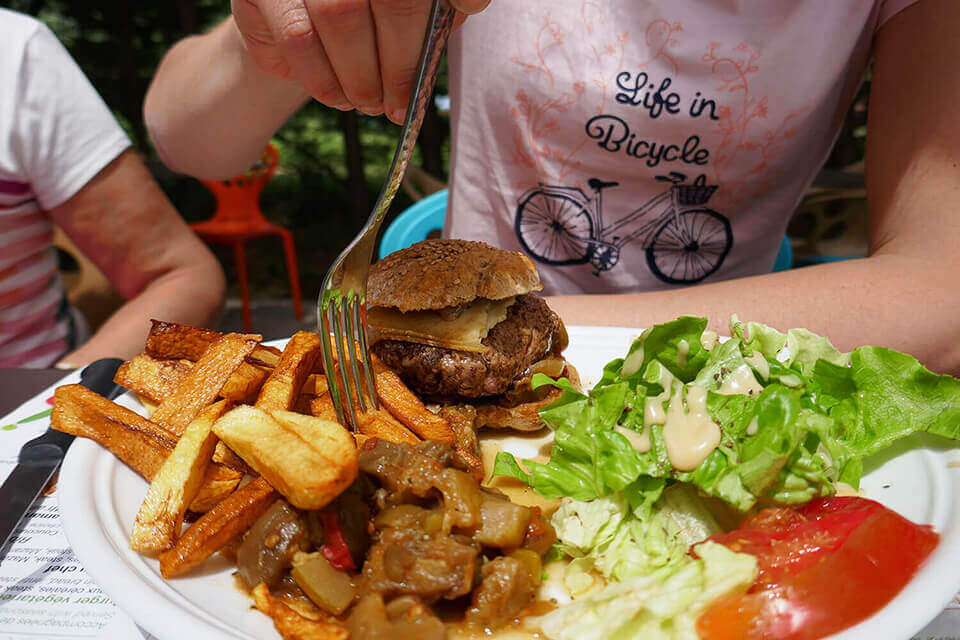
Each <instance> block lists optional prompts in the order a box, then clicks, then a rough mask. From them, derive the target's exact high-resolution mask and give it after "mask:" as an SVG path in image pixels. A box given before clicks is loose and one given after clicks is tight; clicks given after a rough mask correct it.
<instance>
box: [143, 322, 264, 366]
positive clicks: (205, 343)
mask: <svg viewBox="0 0 960 640" xmlns="http://www.w3.org/2000/svg"><path fill="white" fill-rule="evenodd" d="M151 322H152V323H153V326H152V327H151V329H150V334H149V335H148V336H147V344H146V348H145V351H146V353H147V355H150V356H153V357H154V358H159V359H161V360H180V359H183V360H192V361H194V362H196V361H197V360H199V359H200V358H201V357H202V356H203V353H204V352H205V351H206V350H207V347H209V346H210V345H211V344H213V343H214V342H216V341H217V340H218V339H219V338H221V337H223V334H222V333H220V332H219V331H214V330H213V329H201V328H200V327H191V326H190V325H186V324H178V323H176V322H162V321H160V320H151ZM248 360H250V361H252V362H253V364H262V365H265V366H267V367H273V366H274V365H275V364H277V362H279V361H280V350H279V349H277V348H276V347H268V346H266V345H262V344H261V345H257V347H256V348H255V349H254V350H253V353H251V354H250V356H249V357H248Z"/></svg>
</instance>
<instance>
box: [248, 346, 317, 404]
mask: <svg viewBox="0 0 960 640" xmlns="http://www.w3.org/2000/svg"><path fill="white" fill-rule="evenodd" d="M319 356H320V336H318V335H317V334H316V333H314V332H312V331H309V332H308V331H298V332H297V333H295V334H294V335H293V337H292V338H290V341H289V342H287V346H286V347H285V348H284V350H283V353H282V354H281V356H280V361H279V362H278V363H277V364H276V366H275V367H274V368H273V371H272V372H271V373H270V377H268V378H267V381H266V382H264V383H263V386H262V387H261V388H260V395H259V396H258V397H257V401H256V406H257V407H259V408H261V409H263V410H272V409H283V410H289V409H292V408H293V406H294V404H295V403H296V401H297V397H298V396H299V395H300V390H301V389H302V388H303V386H304V383H305V382H306V380H307V377H308V376H309V375H310V372H311V371H313V367H314V365H315V364H316V362H317V358H318V357H319Z"/></svg>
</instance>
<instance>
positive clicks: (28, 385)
mask: <svg viewBox="0 0 960 640" xmlns="http://www.w3.org/2000/svg"><path fill="white" fill-rule="evenodd" d="M67 373H68V372H66V371H63V370H62V369H0V389H2V390H3V393H0V416H5V415H7V414H8V413H10V412H11V411H13V410H14V409H16V408H17V407H19V406H20V405H21V404H23V402H24V401H26V400H29V399H30V398H32V397H33V396H34V395H36V394H37V393H39V392H40V391H41V390H42V389H46V388H47V387H49V386H50V385H52V384H53V383H54V382H56V381H57V380H59V379H60V378H62V377H63V376H65V375H67Z"/></svg>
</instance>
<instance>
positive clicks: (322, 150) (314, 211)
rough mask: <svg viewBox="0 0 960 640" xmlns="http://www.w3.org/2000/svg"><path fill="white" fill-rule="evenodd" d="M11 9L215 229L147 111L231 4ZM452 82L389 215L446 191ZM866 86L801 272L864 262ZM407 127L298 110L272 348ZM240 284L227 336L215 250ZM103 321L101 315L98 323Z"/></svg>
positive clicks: (30, 4) (188, 1)
mask: <svg viewBox="0 0 960 640" xmlns="http://www.w3.org/2000/svg"><path fill="white" fill-rule="evenodd" d="M7 6H9V8H11V9H13V10H16V11H21V12H23V13H27V14H30V15H33V16H35V17H37V18H39V19H40V20H42V21H43V22H44V23H46V24H47V25H48V26H49V27H50V28H51V29H52V30H53V31H54V32H55V33H56V34H57V36H58V37H59V38H60V40H61V41H62V42H63V43H64V45H65V46H66V47H67V48H68V49H69V51H70V53H71V54H72V55H73V57H74V58H75V59H76V60H77V62H78V63H79V65H80V66H81V68H82V69H83V70H84V72H85V73H86V74H87V76H88V77H89V78H90V80H91V82H92V83H93V84H94V86H95V87H96V88H97V90H98V91H99V92H100V94H101V95H102V96H103V98H104V100H105V101H106V103H107V104H108V105H109V106H110V107H111V109H112V110H113V112H114V114H115V115H116V117H117V119H118V120H119V121H120V122H121V124H122V125H123V126H124V127H125V129H126V130H127V132H128V133H129V135H130V137H131V139H132V140H133V143H134V145H135V146H136V147H137V148H138V149H139V151H140V152H141V154H142V155H143V156H144V158H145V160H146V161H147V165H148V167H149V168H150V170H151V171H152V173H153V175H154V177H155V178H156V180H157V181H158V182H159V184H160V185H161V186H162V188H163V189H164V191H165V192H166V194H167V196H168V197H169V198H170V200H171V201H172V202H173V203H174V205H175V206H176V207H177V209H178V210H179V211H180V213H181V214H182V215H183V217H184V218H185V219H186V220H187V221H188V222H198V221H201V220H204V219H207V218H209V217H210V216H211V215H212V214H213V212H214V209H215V204H216V203H215V199H214V196H213V195H212V193H211V192H210V190H209V189H207V188H206V187H205V186H204V185H203V184H201V183H200V182H198V181H197V180H194V179H193V178H190V177H187V176H182V175H177V174H174V173H172V172H170V171H169V170H168V169H166V168H165V167H164V166H163V164H162V163H161V162H160V161H159V160H158V159H157V155H156V152H155V151H154V149H153V148H152V146H151V145H150V141H149V139H148V137H147V134H146V130H145V128H144V124H143V118H142V114H141V107H142V104H143V96H144V94H145V92H146V89H147V86H148V84H149V82H150V78H151V77H152V75H153V72H154V70H155V69H156V66H157V64H158V63H159V61H160V58H161V57H162V56H163V54H164V52H165V51H166V50H167V49H169V47H170V46H172V45H173V44H174V43H175V42H176V41H177V40H179V39H181V38H182V37H184V36H185V35H188V34H192V33H197V32H201V31H204V30H206V29H208V28H210V27H212V26H213V25H214V24H216V23H217V22H219V21H220V20H222V19H223V18H224V17H225V16H226V15H227V13H228V12H229V3H227V2H226V1H225V0H172V1H168V2H144V1H136V0H132V1H128V2H122V3H109V5H108V3H101V2H97V3H94V2H90V1H89V0H8V2H7ZM446 90H447V79H446V73H445V71H444V72H441V76H440V79H439V81H438V87H437V92H436V93H437V95H438V96H441V99H439V100H437V101H436V103H435V104H432V105H431V109H430V111H429V112H428V114H427V117H426V120H425V122H424V126H423V130H422V132H421V134H420V138H419V142H418V148H417V150H416V152H415V156H414V160H413V163H414V165H416V167H415V169H414V170H413V171H412V172H411V175H410V176H408V179H407V180H406V184H405V185H404V187H405V188H404V189H403V190H402V191H401V192H400V193H399V194H398V196H397V198H396V200H395V201H394V203H393V206H392V208H391V217H393V216H395V215H396V214H397V213H398V212H401V211H403V210H404V209H406V208H407V207H409V206H411V205H412V204H413V203H414V202H415V201H416V200H418V199H419V198H421V197H423V196H424V195H427V194H429V193H431V192H432V191H434V190H436V189H437V188H442V187H443V186H444V184H445V182H446V180H447V167H448V157H449V119H448V116H447V114H446V112H445V111H444V110H441V109H438V108H437V103H439V104H440V105H441V107H442V106H444V100H443V99H442V97H443V96H445V94H446ZM868 91H869V78H867V80H866V82H865V83H864V85H863V86H862V87H861V89H860V92H859V94H858V96H857V98H856V100H855V101H854V104H853V106H852V108H851V110H850V113H849V114H848V116H847V118H846V122H845V124H844V127H843V130H842V131H841V133H840V136H839V138H838V140H837V142H836V146H835V148H834V150H833V153H832V155H831V157H830V159H829V160H828V162H827V164H826V166H825V167H824V170H823V171H822V172H821V174H820V176H818V178H817V180H816V181H815V183H814V185H813V186H812V187H811V189H810V191H809V193H808V195H807V197H806V198H805V199H804V202H803V203H802V204H801V206H800V207H799V208H798V210H797V211H796V212H795V214H794V217H793V220H792V222H791V225H790V229H789V236H790V241H791V244H792V246H793V260H794V266H804V265H806V264H811V263H816V262H820V261H823V260H831V259H837V258H844V257H856V256H862V255H865V254H866V227H865V207H864V188H863V187H864V184H863V154H864V146H865V140H866V120H867V107H868V105H867V100H866V95H867V92H868ZM398 133H399V127H396V126H394V125H393V124H391V123H390V122H388V121H387V120H386V119H385V118H383V117H379V118H370V117H367V116H364V115H362V114H357V113H349V114H344V113H341V112H338V111H334V110H329V109H325V108H323V107H321V106H320V105H318V104H315V103H314V104H310V105H308V106H307V107H306V108H304V109H301V110H300V111H299V112H298V113H297V114H296V115H294V116H293V117H292V118H291V119H290V121H288V122H287V124H286V125H285V126H284V127H283V128H282V129H281V130H280V131H279V132H278V133H277V135H276V136H275V138H274V145H275V146H276V148H277V150H278V151H279V156H280V158H279V163H278V167H277V171H276V173H275V174H274V176H273V177H272V179H271V180H270V181H269V182H268V183H267V185H266V187H265V189H264V191H263V194H262V196H261V198H260V206H261V209H262V211H263V213H264V215H265V216H266V217H267V218H268V219H269V220H270V221H271V222H273V223H276V224H278V225H282V226H283V227H286V228H287V229H289V230H291V231H292V232H293V234H294V239H295V243H296V252H297V266H298V270H299V278H300V286H301V289H302V291H303V301H304V309H305V314H304V317H303V320H302V321H301V322H299V323H298V322H297V321H296V320H295V319H294V317H293V311H292V304H291V302H290V300H289V291H290V289H289V283H288V278H287V271H286V267H285V263H284V254H283V252H282V251H281V250H280V242H279V239H278V238H263V239H259V240H254V241H251V242H250V243H249V244H248V245H247V259H248V264H249V280H250V296H249V297H250V305H251V310H252V324H253V329H254V330H256V331H257V332H260V333H263V334H264V336H265V337H266V338H268V339H270V338H279V337H284V336H288V335H290V333H291V332H292V331H293V330H295V329H296V328H297V327H299V326H305V327H311V328H312V327H313V326H314V322H313V304H314V300H315V297H316V292H317V291H319V288H320V284H321V281H322V279H323V276H324V274H325V273H326V269H327V267H328V266H329V264H330V263H331V262H332V260H333V259H334V258H335V257H336V255H337V254H338V253H339V251H340V250H341V249H342V248H343V247H344V246H346V244H347V243H348V242H349V241H350V240H351V239H352V238H353V236H354V235H355V234H356V232H357V231H358V230H359V228H360V227H361V226H362V224H363V223H364V222H365V221H366V218H367V216H368V215H369V213H370V208H371V206H372V205H373V203H374V201H375V200H376V197H377V195H378V193H379V190H380V187H381V185H382V184H383V180H384V178H385V176H386V174H387V171H388V168H389V163H390V160H391V159H392V155H393V149H394V145H395V143H396V139H397V136H398ZM211 248H212V249H213V250H214V252H215V253H216V254H217V256H218V257H219V258H220V260H221V262H222V264H223V266H224V269H225V271H226V274H227V279H228V282H229V285H230V290H229V294H228V295H229V297H230V300H229V302H228V308H227V312H226V314H225V316H224V319H223V322H222V326H221V327H220V328H221V329H230V330H235V329H239V328H240V327H241V324H242V323H241V313H240V306H241V305H240V301H239V289H238V279H237V273H236V268H235V266H234V260H233V254H232V252H231V250H230V248H229V247H226V246H224V245H212V246H211ZM61 258H62V261H61V264H62V267H63V269H64V271H65V272H66V273H65V277H66V278H67V279H68V284H69V283H70V282H72V284H73V289H74V291H73V292H72V293H71V297H72V299H73V300H74V303H75V304H76V305H77V306H78V307H79V308H81V310H82V311H84V313H86V314H87V315H88V316H89V317H90V320H91V321H92V324H94V325H96V324H97V323H98V322H99V321H100V320H102V317H105V316H106V315H107V314H108V313H109V312H110V311H111V310H112V309H111V306H110V305H111V302H110V300H111V296H112V293H111V292H110V291H109V289H108V288H107V289H106V290H104V281H102V280H101V281H98V280H97V279H96V274H95V269H94V272H92V271H91V266H92V265H90V264H89V263H88V262H87V261H86V260H85V259H84V257H83V256H77V255H75V254H74V253H72V252H70V251H69V250H65V251H64V252H62V254H61ZM101 316H102V317H101Z"/></svg>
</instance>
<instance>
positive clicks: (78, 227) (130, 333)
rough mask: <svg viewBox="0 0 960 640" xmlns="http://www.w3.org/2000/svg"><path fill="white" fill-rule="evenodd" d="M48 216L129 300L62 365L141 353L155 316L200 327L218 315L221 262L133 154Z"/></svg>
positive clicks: (127, 154) (109, 167)
mask: <svg viewBox="0 0 960 640" xmlns="http://www.w3.org/2000/svg"><path fill="white" fill-rule="evenodd" d="M49 213H50V215H51V216H52V218H53V220H54V222H56V223H57V224H58V225H60V226H61V227H62V228H63V230H64V232H65V233H66V234H67V235H68V236H69V237H70V239H71V240H72V241H73V242H74V243H75V244H76V245H77V247H78V248H79V249H80V251H82V252H83V253H84V254H85V255H87V256H89V257H90V259H91V260H93V262H94V263H96V264H97V266H98V267H99V268H100V269H101V270H102V271H103V272H104V274H105V275H106V277H107V279H108V280H109V281H110V283H111V284H112V285H113V287H114V289H115V290H116V291H117V293H118V294H120V295H121V296H122V297H123V298H124V299H126V300H127V302H126V303H125V304H124V305H123V306H122V307H121V308H120V309H118V310H117V311H116V312H115V313H114V314H113V315H111V316H110V318H108V319H107V321H106V322H105V323H104V324H103V325H102V326H101V327H100V328H99V329H98V330H97V331H96V333H94V335H93V336H92V337H91V338H90V339H89V340H88V341H87V342H86V343H84V344H83V345H81V346H80V347H79V348H78V349H76V350H75V351H73V352H72V353H68V354H67V355H66V356H64V358H63V359H62V362H63V363H64V364H69V365H72V366H82V365H84V364H86V363H88V362H91V361H93V360H95V359H97V358H101V357H107V356H112V357H123V358H128V357H131V356H133V355H135V354H137V353H139V352H140V351H142V350H143V344H144V341H145V339H146V336H147V333H148V332H149V330H150V319H151V318H159V319H163V320H170V321H175V322H183V323H186V324H193V325H199V326H210V325H212V324H213V323H215V322H216V321H217V319H218V318H219V315H220V311H221V308H222V304H223V298H224V291H225V284H224V277H223V272H222V270H221V268H220V265H219V263H218V262H217V260H216V258H215V257H214V256H213V254H212V253H210V251H209V250H208V249H207V248H206V247H205V246H204V245H203V243H202V242H201V241H200V240H199V239H198V238H197V237H196V236H195V235H194V234H193V232H192V231H191V230H190V228H189V227H188V226H187V225H186V223H184V221H183V219H182V218H181V217H180V215H179V213H177V211H176V210H175V209H174V208H173V205H171V204H170V202H169V201H168V200H167V198H166V196H165V195H164V194H163V192H162V191H161V190H160V187H159V186H158V185H157V183H156V182H155V181H154V180H153V178H152V176H151V175H150V173H149V172H148V171H147V169H146V167H145V166H144V165H143V162H142V161H141V160H140V158H139V157H138V156H137V154H136V153H135V152H133V151H131V150H127V151H125V152H123V153H122V154H120V155H119V156H118V157H117V158H116V159H114V160H113V161H112V162H111V163H110V164H108V165H107V166H106V167H104V168H103V169H102V170H101V171H100V172H99V173H98V174H97V175H96V176H95V177H94V178H93V179H92V180H90V181H89V182H88V183H87V184H86V185H85V186H84V187H83V188H82V189H80V190H79V191H78V192H77V193H76V194H74V195H73V196H72V197H70V198H69V199H67V200H66V201H65V202H63V203H62V204H60V205H58V206H56V207H53V208H52V209H51V210H50V211H49Z"/></svg>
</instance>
